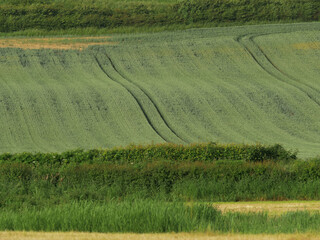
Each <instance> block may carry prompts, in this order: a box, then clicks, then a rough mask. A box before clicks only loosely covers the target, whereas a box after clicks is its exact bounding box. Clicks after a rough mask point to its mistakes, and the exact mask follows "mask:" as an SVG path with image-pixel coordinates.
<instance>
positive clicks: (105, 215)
mask: <svg viewBox="0 0 320 240" xmlns="http://www.w3.org/2000/svg"><path fill="white" fill-rule="evenodd" d="M319 224H320V214H319V213H309V212H292V213H286V214H284V215H280V216H273V217H271V216H268V214H267V213H226V214H222V213H221V212H220V211H218V210H216V209H215V208H213V207H212V206H210V205H208V204H201V205H199V204H195V205H189V206H187V205H184V204H183V203H177V202H175V203H164V202H154V201H133V202H127V201H125V202H114V201H113V202H108V203H106V204H95V203H92V202H75V203H71V204H67V205H61V206H57V207H47V208H44V209H42V210H36V209H25V210H23V211H20V212H13V211H8V210H5V211H2V212H1V213H0V230H2V231H3V230H15V231H19V230H20V231H21V230H24V231H86V232H136V233H146V232H193V231H197V232H204V231H219V232H240V233H296V232H310V231H313V232H319Z"/></svg>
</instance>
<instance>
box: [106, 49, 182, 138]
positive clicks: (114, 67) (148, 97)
mask: <svg viewBox="0 0 320 240" xmlns="http://www.w3.org/2000/svg"><path fill="white" fill-rule="evenodd" d="M105 56H106V57H107V59H108V60H109V62H110V64H111V67H112V68H113V69H114V71H115V72H116V73H117V74H118V75H119V76H120V77H121V78H123V79H124V80H126V81H127V82H130V83H131V84H133V85H134V86H135V87H137V88H138V89H139V90H141V92H142V93H143V94H144V95H145V96H146V97H147V99H148V100H149V101H150V103H151V104H152V105H153V106H154V108H155V109H156V112H157V114H159V116H160V118H161V119H162V121H163V123H164V124H165V126H166V127H167V128H168V129H169V130H170V132H172V133H173V135H174V136H175V137H177V138H178V139H180V140H181V141H182V142H184V143H188V141H186V140H184V139H183V138H182V137H180V136H179V135H178V134H177V133H176V132H175V131H174V130H173V128H172V127H171V126H170V125H169V123H168V122H167V121H166V120H165V118H164V115H163V114H162V113H161V111H160V109H159V108H158V106H157V105H156V104H155V102H154V101H153V100H152V98H151V97H150V95H149V94H148V93H147V92H146V91H144V90H143V89H142V88H141V87H140V86H139V85H137V84H136V83H134V82H132V81H130V80H129V79H128V78H127V77H126V76H124V75H123V74H122V73H121V72H120V71H119V70H118V69H117V67H116V66H115V64H114V63H113V61H112V59H111V58H110V57H109V56H108V55H107V54H105ZM121 85H122V86H124V85H123V84H121ZM124 87H125V86H124ZM127 90H128V89H127ZM128 91H129V90H128ZM129 92H130V91H129ZM131 95H132V96H134V94H133V93H132V92H131ZM134 98H135V99H136V101H137V102H139V101H138V99H137V98H136V97H135V96H134ZM139 105H140V104H139ZM141 108H142V106H141ZM144 114H145V115H146V113H145V112H144ZM149 121H150V120H148V122H149ZM150 124H151V123H150ZM158 134H159V133H158ZM159 135H160V134H159ZM162 138H163V137H162ZM163 139H164V138H163ZM167 142H169V141H167Z"/></svg>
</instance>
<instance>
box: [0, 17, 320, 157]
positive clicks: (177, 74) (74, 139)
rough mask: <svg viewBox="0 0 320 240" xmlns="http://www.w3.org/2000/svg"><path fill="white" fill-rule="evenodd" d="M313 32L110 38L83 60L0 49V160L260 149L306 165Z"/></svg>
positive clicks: (314, 108) (67, 53)
mask: <svg viewBox="0 0 320 240" xmlns="http://www.w3.org/2000/svg"><path fill="white" fill-rule="evenodd" d="M318 29H319V23H304V24H284V25H259V26H246V27H232V28H215V29H193V30H188V31H177V32H171V33H156V34H135V35H114V36H113V37H112V38H109V39H108V40H106V45H105V46H101V45H99V46H88V48H86V49H83V50H82V51H79V50H73V49H69V50H59V49H56V48H54V47H52V48H54V49H50V46H49V47H48V46H47V48H49V49H40V50H39V49H33V50H31V49H16V48H10V46H8V45H5V46H4V47H5V48H0V84H1V88H0V103H1V104H0V122H1V124H0V152H2V153H3V152H12V153H14V152H24V151H28V152H30V151H31V152H34V151H41V152H62V151H66V150H70V149H76V148H84V149H94V148H104V147H116V146H127V145H129V144H132V143H133V144H150V143H152V142H153V143H155V144H156V143H164V142H173V143H180V144H186V143H197V142H221V143H230V142H234V143H257V142H260V143H263V144H274V143H279V144H281V145H283V146H284V147H285V148H288V149H293V150H295V149H299V151H300V152H299V154H300V155H299V156H300V157H308V156H315V155H316V154H318V153H319V152H318V149H319V146H320V138H319V136H320V132H319V129H320V125H319V124H320V123H319V118H320V112H319V102H320V101H319V89H320V87H319V83H318V82H317V79H319V64H317V59H318V58H319V49H318V47H317V46H318V45H317V44H318V42H320V40H319V34H318V33H319V30H318ZM110 42H112V44H110ZM55 47H56V46H55ZM24 48H27V47H26V45H24ZM70 48H71V47H70ZM299 66H301V68H302V69H303V71H300V69H301V68H300V67H299ZM304 72H305V74H304Z"/></svg>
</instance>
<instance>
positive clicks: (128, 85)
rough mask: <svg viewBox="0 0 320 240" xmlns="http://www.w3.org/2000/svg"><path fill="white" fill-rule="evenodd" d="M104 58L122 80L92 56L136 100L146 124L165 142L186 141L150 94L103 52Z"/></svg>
mask: <svg viewBox="0 0 320 240" xmlns="http://www.w3.org/2000/svg"><path fill="white" fill-rule="evenodd" d="M103 57H104V58H106V59H107V60H108V62H109V64H110V66H111V70H112V71H113V72H114V73H115V74H116V75H117V76H118V77H120V78H121V80H122V81H119V80H117V78H116V77H114V76H113V75H112V74H111V73H110V72H108V71H107V70H106V69H105V68H104V67H103V65H102V63H101V61H100V60H99V59H98V57H97V55H95V56H94V58H95V61H96V62H97V64H98V66H99V68H100V69H101V70H102V72H103V73H104V74H105V75H106V76H107V77H108V78H109V79H111V80H112V81H114V82H116V83H117V84H119V85H121V86H122V87H123V88H124V89H126V91H127V92H128V93H129V94H130V95H131V96H132V97H133V98H134V100H135V101H136V103H137V104H138V106H139V108H140V109H141V111H142V113H143V115H144V117H145V118H146V120H147V122H148V124H149V125H150V126H151V128H152V129H153V131H154V132H156V134H157V135H158V136H159V137H160V138H161V139H162V140H164V141H166V142H175V143H177V141H176V140H178V142H179V143H187V141H186V140H184V139H183V138H182V137H180V136H179V135H178V134H177V133H176V132H175V131H174V130H173V128H172V127H171V126H170V125H169V124H168V122H167V121H166V120H165V118H164V116H163V114H162V113H161V111H160V110H159V108H158V107H157V105H156V104H155V102H154V101H153V100H152V98H151V97H150V95H149V94H148V93H146V91H144V90H143V89H142V88H141V87H140V86H139V85H138V84H136V83H133V82H132V81H130V80H129V79H128V78H127V77H126V76H124V75H123V74H122V73H121V72H120V71H119V70H118V68H117V67H116V66H115V64H114V62H113V61H112V59H111V58H110V56H108V55H107V54H106V53H104V55H103ZM137 91H139V92H140V94H139V95H140V97H139V95H137V94H136V92H137ZM141 98H144V100H145V101H147V102H148V105H149V106H151V107H152V108H154V111H153V112H154V113H155V115H156V116H151V115H152V114H150V113H148V111H147V108H148V106H145V103H144V101H143V99H141ZM155 118H158V122H159V120H161V122H162V124H163V125H164V126H165V127H166V129H167V131H166V133H163V131H161V129H159V127H158V126H157V125H158V124H156V123H155V122H157V120H153V119H155ZM169 134H170V135H171V136H170V137H168V135H169Z"/></svg>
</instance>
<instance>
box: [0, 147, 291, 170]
mask: <svg viewBox="0 0 320 240" xmlns="http://www.w3.org/2000/svg"><path fill="white" fill-rule="evenodd" d="M296 154H297V153H295V152H291V151H288V150H285V149H284V148H283V147H282V146H281V145H279V144H275V145H270V146H267V145H260V144H256V145H245V144H227V145H223V144H216V143H207V144H191V145H177V144H158V145H146V146H135V145H132V146H128V147H125V148H114V149H106V150H98V149H93V150H86V151H84V150H73V151H67V152H63V153H61V154H59V153H16V154H10V153H4V154H1V155H0V163H1V162H20V163H33V164H49V163H50V164H57V165H61V164H68V163H84V162H87V163H99V162H111V163H128V162H129V163H137V162H150V161H153V160H173V161H186V160H188V161H206V162H207V161H209V162H213V161H216V160H244V161H251V162H258V161H264V160H290V159H296Z"/></svg>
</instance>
